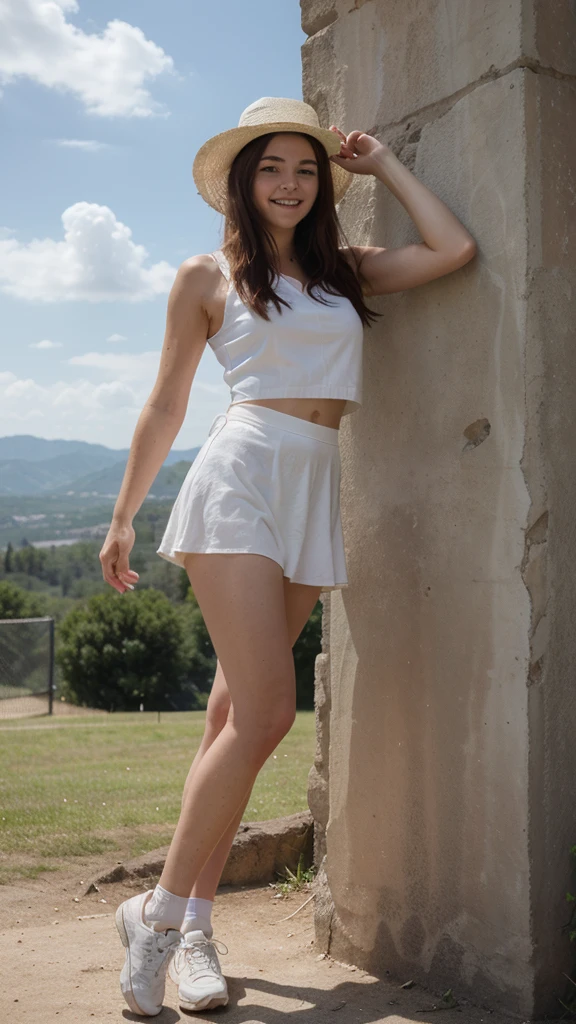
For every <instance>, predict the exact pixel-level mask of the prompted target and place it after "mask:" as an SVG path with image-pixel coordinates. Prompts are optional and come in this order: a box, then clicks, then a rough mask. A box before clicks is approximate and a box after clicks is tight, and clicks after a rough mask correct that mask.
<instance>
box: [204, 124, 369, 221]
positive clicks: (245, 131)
mask: <svg viewBox="0 0 576 1024" xmlns="http://www.w3.org/2000/svg"><path fill="white" fill-rule="evenodd" d="M275 132H301V133H303V134H305V135H312V136H313V138H315V139H318V141H319V142H321V143H322V145H323V146H324V148H325V150H326V152H327V154H328V156H337V155H338V153H339V152H340V146H341V142H340V137H339V136H338V135H336V133H335V132H331V131H329V130H328V129H327V128H316V127H314V126H313V125H309V124H298V123H297V122H294V121H275V122H273V123H268V124H262V125H243V126H242V127H240V128H230V129H229V130H228V131H226V132H220V134H219V135H213V136H212V138H211V139H208V141H207V142H205V143H204V145H203V146H201V147H200V149H199V150H198V152H197V154H196V156H195V158H194V163H193V166H192V176H193V178H194V183H195V185H196V188H197V189H198V192H199V193H200V195H201V196H202V198H203V199H204V200H205V201H206V202H207V203H208V205H209V206H211V207H212V208H213V209H214V210H218V213H223V214H225V213H226V198H227V192H228V172H229V171H230V166H231V164H232V162H233V160H234V157H235V156H237V155H238V153H239V152H240V150H241V149H242V148H243V147H244V146H245V145H246V144H247V143H248V142H251V141H252V139H257V138H259V137H260V136H261V135H269V134H271V133H275ZM330 169H331V171H332V182H333V185H334V203H335V204H337V203H339V202H340V200H341V199H342V196H343V195H344V193H345V192H346V189H347V188H348V186H349V185H350V182H351V181H352V177H353V175H352V172H351V171H347V170H346V169H345V168H344V167H340V165H339V164H335V163H334V162H333V161H332V160H331V161H330Z"/></svg>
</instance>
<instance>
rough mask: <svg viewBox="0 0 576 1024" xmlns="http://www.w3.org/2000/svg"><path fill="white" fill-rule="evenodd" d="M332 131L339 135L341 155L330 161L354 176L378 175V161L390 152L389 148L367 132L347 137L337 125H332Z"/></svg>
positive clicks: (353, 133)
mask: <svg viewBox="0 0 576 1024" xmlns="http://www.w3.org/2000/svg"><path fill="white" fill-rule="evenodd" d="M330 131H331V132H335V133H336V135H339V136H340V141H341V146H340V153H339V154H338V155H337V156H331V157H330V160H333V161H334V163H335V164H339V165H340V167H344V168H345V169H346V170H347V171H352V173H353V174H376V171H377V169H378V160H379V158H380V157H381V156H382V155H383V154H384V153H385V152H387V151H388V148H389V147H388V146H386V145H385V144H384V143H382V142H379V141H378V139H375V138H374V137H373V136H372V135H367V134H366V132H359V131H354V132H350V134H349V135H345V134H344V132H341V131H340V129H339V128H337V127H336V125H335V124H332V125H330Z"/></svg>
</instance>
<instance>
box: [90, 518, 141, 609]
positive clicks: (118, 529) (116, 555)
mask: <svg viewBox="0 0 576 1024" xmlns="http://www.w3.org/2000/svg"><path fill="white" fill-rule="evenodd" d="M135 539H136V534H135V533H134V527H133V526H132V524H131V523H125V524H121V523H115V522H114V521H112V524H111V526H110V529H109V530H108V534H107V536H106V540H105V541H104V544H103V545H102V550H101V552H100V554H99V556H98V557H99V559H100V564H101V566H102V576H103V577H104V579H105V580H106V583H109V584H110V586H111V587H114V590H117V591H118V592H119V593H120V594H124V593H125V591H126V590H134V584H135V583H137V582H138V580H139V578H140V577H139V576H138V573H137V572H134V570H133V569H130V568H129V566H128V556H129V554H130V552H131V551H132V548H133V547H134V541H135Z"/></svg>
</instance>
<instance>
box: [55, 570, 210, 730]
mask: <svg viewBox="0 0 576 1024" xmlns="http://www.w3.org/2000/svg"><path fill="white" fill-rule="evenodd" d="M59 641H60V642H59V647H58V652H57V661H58V664H59V666H60V669H61V672H62V679H63V684H64V690H65V693H66V695H67V696H68V698H69V699H70V700H72V701H73V702H74V703H77V704H82V705H84V706H89V707H96V708H106V709H108V710H109V709H111V708H113V709H114V710H117V711H120V710H123V711H137V710H138V708H139V707H140V704H141V703H142V704H144V707H145V709H146V710H147V711H157V710H173V709H174V710H175V709H182V708H194V707H197V706H198V702H197V699H196V694H197V686H196V681H195V679H194V678H193V672H192V670H191V666H190V664H189V662H188V659H187V657H186V650H185V645H184V642H183V630H182V622H181V619H180V617H179V615H178V613H177V611H176V610H175V609H174V608H173V606H172V605H171V603H170V601H169V600H168V598H167V597H166V596H165V595H164V594H162V593H161V592H159V591H155V590H143V591H141V592H134V593H133V594H132V593H126V594H118V593H115V592H113V591H107V592H106V593H103V594H96V595H95V596H94V597H91V598H90V599H89V600H88V601H87V602H86V603H85V604H83V605H81V606H80V607H76V608H73V610H72V611H71V612H70V613H69V614H68V615H67V616H66V618H65V619H63V621H62V623H61V624H60V630H59Z"/></svg>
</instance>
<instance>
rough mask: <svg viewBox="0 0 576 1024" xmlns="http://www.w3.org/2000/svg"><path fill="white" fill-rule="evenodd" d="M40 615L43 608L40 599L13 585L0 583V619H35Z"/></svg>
mask: <svg viewBox="0 0 576 1024" xmlns="http://www.w3.org/2000/svg"><path fill="white" fill-rule="evenodd" d="M42 615H44V608H43V603H42V600H41V599H39V598H38V597H35V596H34V595H33V594H29V593H28V591H26V590H22V588H21V587H17V586H16V584H15V583H10V582H9V581H8V580H1V581H0V619H35V618H39V617H40V616H42ZM10 628H12V627H10Z"/></svg>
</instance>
